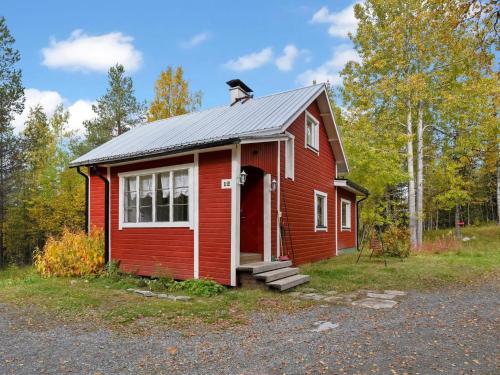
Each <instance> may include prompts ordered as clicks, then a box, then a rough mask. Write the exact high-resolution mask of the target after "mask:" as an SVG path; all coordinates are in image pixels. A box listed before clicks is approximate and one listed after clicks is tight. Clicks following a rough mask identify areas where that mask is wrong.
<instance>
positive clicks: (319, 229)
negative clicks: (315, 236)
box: [314, 227, 328, 232]
mask: <svg viewBox="0 0 500 375" xmlns="http://www.w3.org/2000/svg"><path fill="white" fill-rule="evenodd" d="M314 231H315V232H328V227H316V228H314Z"/></svg>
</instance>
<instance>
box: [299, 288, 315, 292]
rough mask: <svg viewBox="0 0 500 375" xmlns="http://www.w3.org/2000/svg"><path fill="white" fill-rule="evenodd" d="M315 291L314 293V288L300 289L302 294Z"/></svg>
mask: <svg viewBox="0 0 500 375" xmlns="http://www.w3.org/2000/svg"><path fill="white" fill-rule="evenodd" d="M315 291H316V289H314V288H303V289H302V292H303V293H313V292H315Z"/></svg>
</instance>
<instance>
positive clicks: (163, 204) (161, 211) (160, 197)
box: [156, 172, 170, 221]
mask: <svg viewBox="0 0 500 375" xmlns="http://www.w3.org/2000/svg"><path fill="white" fill-rule="evenodd" d="M156 221H170V172H167V173H159V174H157V175H156Z"/></svg>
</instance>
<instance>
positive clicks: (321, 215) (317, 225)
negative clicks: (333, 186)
mask: <svg viewBox="0 0 500 375" xmlns="http://www.w3.org/2000/svg"><path fill="white" fill-rule="evenodd" d="M327 198H328V195H327V194H326V193H323V192H321V191H318V190H314V230H315V231H316V232H318V231H326V230H327V229H328V204H327V203H328V202H327Z"/></svg>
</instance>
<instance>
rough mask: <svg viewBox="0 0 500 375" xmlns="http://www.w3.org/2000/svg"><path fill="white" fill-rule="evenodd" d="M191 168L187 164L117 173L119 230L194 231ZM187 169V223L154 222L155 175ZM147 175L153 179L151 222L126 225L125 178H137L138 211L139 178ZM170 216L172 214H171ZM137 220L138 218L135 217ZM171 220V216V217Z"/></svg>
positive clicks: (171, 208) (190, 164)
mask: <svg viewBox="0 0 500 375" xmlns="http://www.w3.org/2000/svg"><path fill="white" fill-rule="evenodd" d="M193 167H194V165H193V164H192V163H189V164H179V165H175V166H169V167H161V168H151V169H141V170H137V171H130V172H123V173H118V178H119V182H120V185H119V210H118V211H119V213H118V215H119V229H122V228H163V227H187V228H190V229H194V225H193V217H194V212H193V211H194V208H193V207H194V205H193V200H194V187H193V186H194V185H193ZM183 169H187V170H188V180H189V202H188V203H189V204H188V218H189V220H188V221H162V222H157V221H156V175H157V174H160V173H166V172H174V171H178V170H183ZM147 175H152V178H153V181H152V183H153V185H152V190H153V212H152V218H153V221H152V222H147V223H144V222H136V223H127V222H125V218H124V207H125V204H124V203H125V202H124V194H123V193H124V188H125V185H124V181H125V178H127V177H137V187H138V189H137V194H138V200H137V207H138V208H137V209H138V210H139V205H140V202H139V177H140V176H147ZM170 181H171V183H170V188H171V189H172V184H173V179H172V178H171V179H170ZM170 194H171V196H172V195H173V191H171V192H170ZM170 210H171V212H173V206H172V205H171V206H170ZM171 215H172V214H171ZM137 218H138V216H137ZM171 218H172V216H171Z"/></svg>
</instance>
